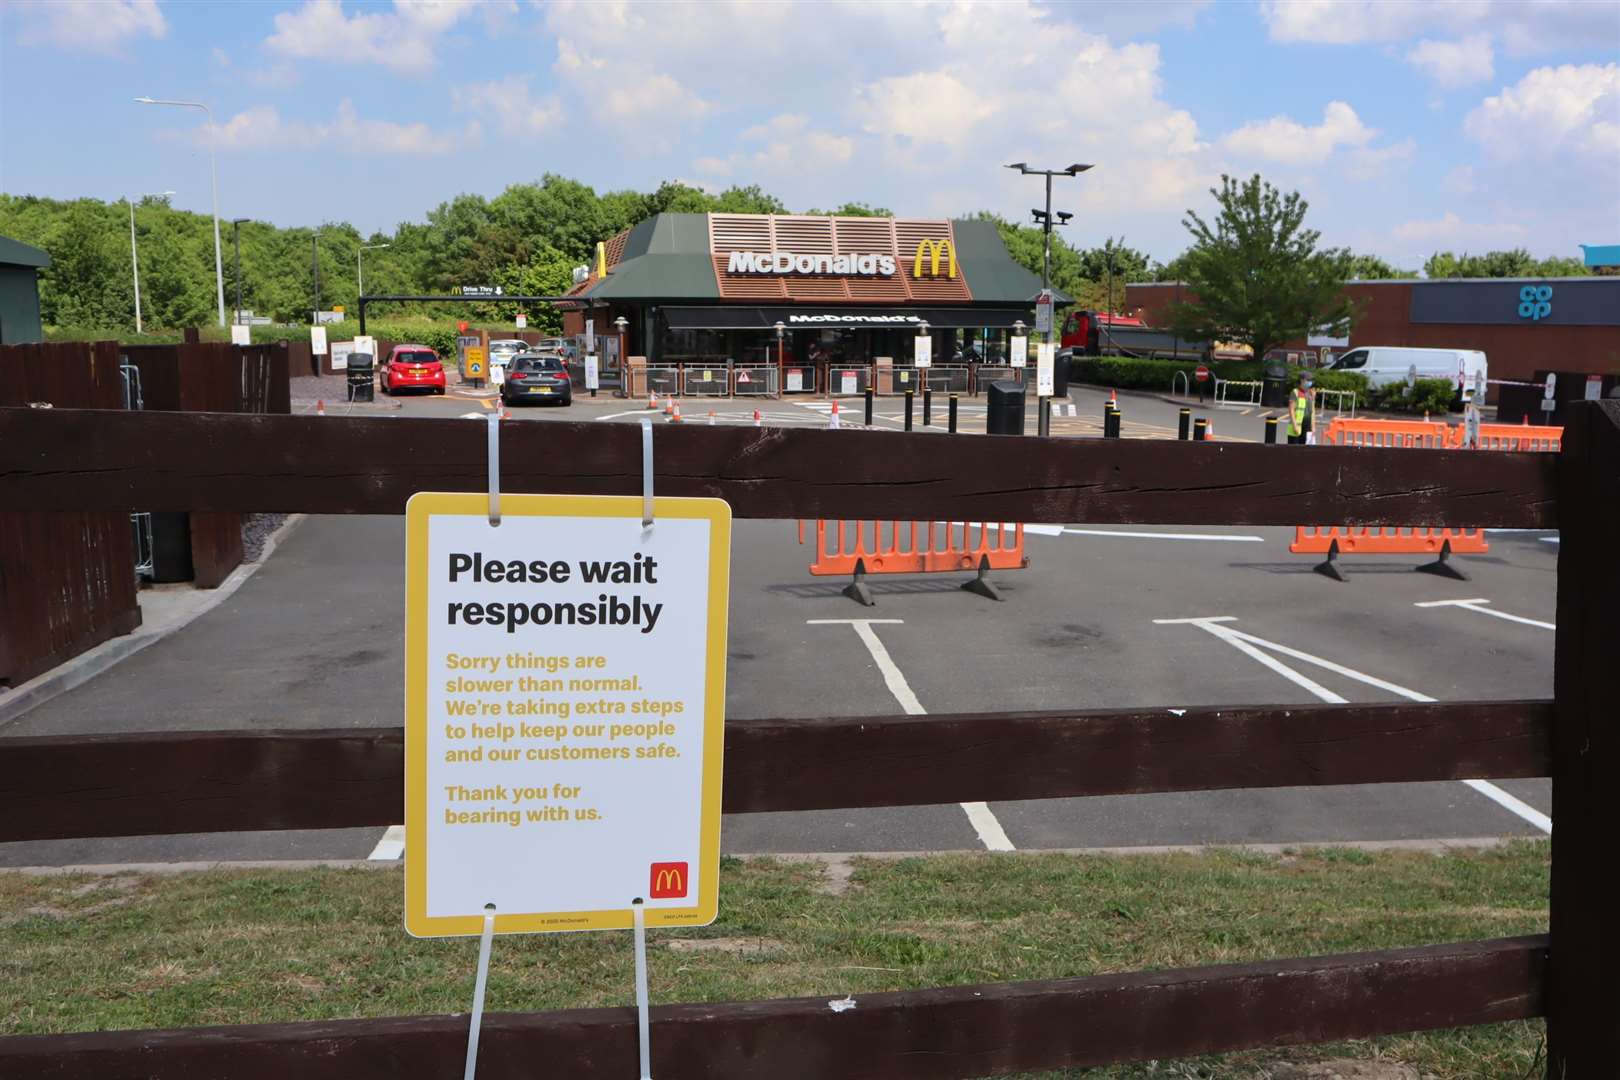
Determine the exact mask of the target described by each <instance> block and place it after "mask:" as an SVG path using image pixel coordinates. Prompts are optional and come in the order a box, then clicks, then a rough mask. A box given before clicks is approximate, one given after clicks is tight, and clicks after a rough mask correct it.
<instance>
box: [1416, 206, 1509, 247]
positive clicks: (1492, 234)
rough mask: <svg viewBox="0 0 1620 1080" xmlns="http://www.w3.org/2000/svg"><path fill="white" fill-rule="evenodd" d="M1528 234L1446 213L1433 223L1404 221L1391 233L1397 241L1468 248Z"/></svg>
mask: <svg viewBox="0 0 1620 1080" xmlns="http://www.w3.org/2000/svg"><path fill="white" fill-rule="evenodd" d="M1529 232H1530V230H1529V229H1526V228H1525V227H1524V226H1523V225H1517V224H1514V223H1511V222H1499V223H1494V224H1487V223H1484V222H1468V221H1464V220H1463V219H1462V218H1461V217H1459V216H1458V215H1457V213H1456V212H1455V211H1452V210H1448V211H1446V213H1445V214H1444V215H1443V216H1442V217H1440V218H1438V219H1437V220H1434V221H1407V222H1403V223H1402V224H1400V225H1397V226H1395V228H1393V229H1391V230H1390V235H1392V236H1394V237H1395V239H1397V240H1404V241H1417V242H1420V243H1424V244H1435V245H1438V246H1440V247H1448V246H1449V247H1461V248H1465V249H1466V248H1467V247H1469V246H1470V245H1473V246H1476V247H1477V246H1483V245H1487V244H1500V243H1507V242H1513V241H1517V240H1522V239H1523V238H1524V237H1525V236H1527V235H1528V234H1529Z"/></svg>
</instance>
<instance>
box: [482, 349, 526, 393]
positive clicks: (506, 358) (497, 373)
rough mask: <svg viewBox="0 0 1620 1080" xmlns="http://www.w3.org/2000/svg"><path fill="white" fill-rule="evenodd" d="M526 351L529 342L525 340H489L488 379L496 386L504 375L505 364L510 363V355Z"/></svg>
mask: <svg viewBox="0 0 1620 1080" xmlns="http://www.w3.org/2000/svg"><path fill="white" fill-rule="evenodd" d="M528 351H529V343H528V342H527V341H519V340H518V339H517V338H509V339H503V340H500V341H492V342H490V343H489V381H490V382H491V383H494V384H495V385H496V386H499V385H501V380H502V379H504V378H505V377H506V368H507V365H508V364H510V363H511V361H512V357H514V356H516V355H517V354H518V353H521V352H528Z"/></svg>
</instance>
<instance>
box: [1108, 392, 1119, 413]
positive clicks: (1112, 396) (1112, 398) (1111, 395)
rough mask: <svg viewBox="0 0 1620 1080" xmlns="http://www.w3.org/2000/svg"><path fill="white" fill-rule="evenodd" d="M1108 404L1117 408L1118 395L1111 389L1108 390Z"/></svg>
mask: <svg viewBox="0 0 1620 1080" xmlns="http://www.w3.org/2000/svg"><path fill="white" fill-rule="evenodd" d="M1108 404H1109V405H1112V406H1113V407H1114V408H1116V409H1117V408H1119V395H1118V394H1117V393H1115V392H1114V391H1113V390H1109V391H1108Z"/></svg>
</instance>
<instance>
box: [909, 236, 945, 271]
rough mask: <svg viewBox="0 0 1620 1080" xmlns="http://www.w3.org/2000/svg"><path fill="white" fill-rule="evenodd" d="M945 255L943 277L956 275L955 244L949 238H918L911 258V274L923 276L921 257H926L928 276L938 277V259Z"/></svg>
mask: <svg viewBox="0 0 1620 1080" xmlns="http://www.w3.org/2000/svg"><path fill="white" fill-rule="evenodd" d="M941 255H943V256H944V257H945V275H944V276H945V277H948V278H954V277H955V276H956V245H955V244H953V243H951V242H950V241H949V240H919V241H918V242H917V254H916V257H915V258H913V259H912V260H911V276H912V277H914V278H920V277H922V276H923V259H924V258H926V259H928V276H929V277H939V276H940V273H939V259H940V256H941Z"/></svg>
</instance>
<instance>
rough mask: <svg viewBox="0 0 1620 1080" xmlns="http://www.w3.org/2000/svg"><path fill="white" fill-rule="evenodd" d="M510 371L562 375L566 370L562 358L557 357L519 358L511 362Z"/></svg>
mask: <svg viewBox="0 0 1620 1080" xmlns="http://www.w3.org/2000/svg"><path fill="white" fill-rule="evenodd" d="M512 370H513V371H553V372H558V373H564V372H566V371H567V370H568V369H567V368H566V367H565V366H563V362H562V358H561V357H558V356H519V357H517V358H516V359H515V360H513V361H512Z"/></svg>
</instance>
